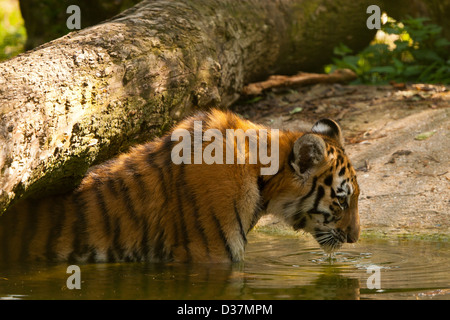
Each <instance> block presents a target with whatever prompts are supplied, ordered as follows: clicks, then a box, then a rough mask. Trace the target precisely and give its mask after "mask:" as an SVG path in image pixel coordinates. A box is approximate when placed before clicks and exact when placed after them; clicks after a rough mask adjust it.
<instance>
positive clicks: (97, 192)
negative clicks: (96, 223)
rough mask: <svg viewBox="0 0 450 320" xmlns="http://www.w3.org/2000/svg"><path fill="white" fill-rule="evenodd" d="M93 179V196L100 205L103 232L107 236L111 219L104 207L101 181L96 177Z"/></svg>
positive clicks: (109, 231)
mask: <svg viewBox="0 0 450 320" xmlns="http://www.w3.org/2000/svg"><path fill="white" fill-rule="evenodd" d="M94 180H95V185H94V192H95V196H96V199H97V204H98V206H99V207H100V213H101V215H102V218H103V227H104V232H105V234H106V236H107V237H108V236H109V235H110V234H111V221H110V219H109V212H108V209H107V207H106V203H105V197H104V196H103V192H102V190H101V188H102V182H101V180H100V179H98V178H97V179H94Z"/></svg>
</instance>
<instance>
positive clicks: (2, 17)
mask: <svg viewBox="0 0 450 320" xmlns="http://www.w3.org/2000/svg"><path fill="white" fill-rule="evenodd" d="M0 7H1V8H2V9H1V10H0V61H3V60H5V59H9V58H11V57H13V56H15V55H18V54H19V53H21V52H23V50H24V45H25V41H26V39H27V35H26V30H25V26H24V22H23V19H22V15H21V13H20V10H19V2H18V1H12V0H0Z"/></svg>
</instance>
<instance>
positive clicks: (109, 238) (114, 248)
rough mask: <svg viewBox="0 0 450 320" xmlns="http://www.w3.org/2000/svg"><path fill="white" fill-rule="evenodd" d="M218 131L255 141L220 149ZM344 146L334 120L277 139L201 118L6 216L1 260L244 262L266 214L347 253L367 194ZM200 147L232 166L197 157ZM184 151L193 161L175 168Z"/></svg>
mask: <svg viewBox="0 0 450 320" xmlns="http://www.w3.org/2000/svg"><path fill="white" fill-rule="evenodd" d="M199 123H200V124H201V133H202V134H203V138H202V140H198V139H197V140H195V138H193V139H192V140H191V141H189V142H188V143H186V141H184V139H183V141H184V145H185V146H186V145H187V146H189V148H187V149H183V150H180V148H179V146H180V144H181V142H182V141H181V139H178V138H180V137H181V136H180V135H175V133H179V132H183V133H184V134H190V135H192V136H195V134H196V132H195V129H196V128H197V127H196V126H198V124H199ZM210 129H211V130H214V131H213V132H215V133H216V134H217V135H219V134H221V135H222V136H223V137H226V134H227V132H228V131H227V130H230V129H232V130H236V131H239V132H244V133H245V132H250V131H251V132H255V133H256V134H255V135H253V136H250V135H249V136H247V137H244V139H243V140H241V142H239V137H237V138H236V139H234V138H233V139H232V140H231V142H230V140H228V139H225V138H224V139H223V140H220V144H218V141H219V140H218V138H219V136H215V137H211V136H209V137H207V138H205V137H206V136H207V133H208V132H212V131H209V130H210ZM262 132H264V133H265V134H264V135H262V134H261V133H262ZM174 137H175V138H174ZM252 139H253V140H254V141H253V142H252ZM342 141H343V139H342V133H341V129H340V127H339V126H338V124H337V123H336V122H334V121H332V120H328V119H324V120H320V121H318V122H317V123H316V124H315V125H314V126H313V127H312V129H311V131H310V132H291V131H285V132H284V131H280V132H277V134H276V135H275V134H273V133H272V131H271V129H269V128H266V127H264V126H260V125H256V124H254V123H252V122H250V121H247V120H244V119H241V118H240V117H238V116H237V115H235V114H233V113H231V112H222V111H218V110H211V111H210V112H207V113H200V114H197V115H194V116H192V117H190V118H187V119H186V120H184V121H182V122H181V123H180V124H179V125H178V126H176V127H175V128H174V129H173V130H172V131H171V132H169V133H168V134H167V135H165V136H163V137H162V138H158V139H156V140H154V141H152V142H149V143H146V144H143V145H139V146H136V147H134V148H133V149H132V150H130V151H129V152H128V153H125V154H122V155H120V156H118V157H117V158H114V159H112V160H109V161H107V162H106V163H104V164H101V165H98V166H95V167H93V168H91V169H90V170H89V171H88V173H87V174H86V176H85V178H84V179H83V180H82V182H81V184H80V186H79V187H78V188H77V189H76V190H75V191H74V192H72V193H71V194H68V195H65V196H58V197H54V198H48V199H42V200H40V201H37V202H35V203H34V202H30V201H28V202H24V203H23V204H21V205H18V206H16V207H15V208H13V209H12V210H10V211H9V212H6V213H5V214H4V216H2V217H1V218H0V241H1V244H0V259H1V260H3V261H8V262H10V261H34V260H45V261H47V260H51V261H70V262H113V261H155V262H167V261H176V262H235V261H241V260H242V259H243V258H244V250H245V246H246V243H247V235H248V233H249V232H250V230H251V229H252V228H253V227H254V225H255V224H256V223H257V221H258V219H259V218H260V217H261V216H262V215H264V214H267V213H272V214H275V215H279V216H281V217H282V218H283V219H284V220H285V221H286V222H287V223H289V224H290V225H291V226H292V227H293V228H294V229H295V230H300V229H303V230H305V231H307V232H309V233H311V234H312V235H313V236H314V237H315V239H316V240H317V241H318V243H319V244H320V245H321V247H322V248H323V249H324V250H325V251H334V250H337V249H338V248H340V247H341V245H342V244H343V243H345V242H355V241H357V240H358V237H359V232H360V231H359V230H360V227H359V215H358V195H359V187H358V184H357V181H356V175H355V170H354V169H353V167H352V165H351V164H350V161H349V159H348V158H347V156H346V155H345V152H344V148H343V146H342ZM213 142H214V143H215V145H216V149H214V150H212V148H211V145H212V143H213ZM196 143H197V144H196ZM239 143H241V144H242V143H243V145H239ZM253 143H255V144H253ZM218 145H220V146H221V147H220V148H217V146H218ZM255 145H256V146H258V147H259V149H257V151H260V150H261V149H260V148H262V147H264V148H266V150H269V151H270V152H268V153H270V156H271V157H273V158H274V159H275V158H276V169H277V170H275V171H274V172H272V173H270V174H262V173H263V172H264V170H266V171H267V170H268V169H270V168H271V167H272V165H273V164H271V163H268V162H267V157H266V159H265V160H264V159H263V158H261V157H260V154H258V155H255V152H257V151H255V150H253V148H252V146H255ZM275 146H277V148H274V147H275ZM174 150H178V151H179V152H174ZM211 150H212V151H211ZM230 150H232V151H234V156H233V158H232V160H233V161H232V162H233V163H231V164H230V159H231V158H229V157H227V155H228V154H227V152H229V151H230ZM239 150H244V152H242V153H240V154H239V152H238V151H239ZM196 151H200V153H201V154H202V155H205V154H208V155H209V156H210V158H213V159H215V160H220V159H221V158H222V159H223V161H216V162H215V163H211V161H210V160H206V159H201V161H198V158H196V157H197V154H196V153H195V152H196ZM174 154H175V155H177V156H178V158H181V159H184V160H185V161H182V162H181V163H180V161H174ZM239 155H240V156H241V159H240V160H241V161H239ZM275 156H276V157H275ZM189 158H190V159H191V161H188V160H189ZM263 160H264V161H263ZM206 162H208V163H206Z"/></svg>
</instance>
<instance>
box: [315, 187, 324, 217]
mask: <svg viewBox="0 0 450 320" xmlns="http://www.w3.org/2000/svg"><path fill="white" fill-rule="evenodd" d="M324 195H325V190H324V189H323V187H322V186H319V187H318V188H317V194H316V199H315V200H314V210H316V211H317V208H318V206H319V202H320V200H321V199H322V198H323V196H324Z"/></svg>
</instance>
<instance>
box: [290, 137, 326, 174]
mask: <svg viewBox="0 0 450 320" xmlns="http://www.w3.org/2000/svg"><path fill="white" fill-rule="evenodd" d="M325 150H326V146H325V142H324V141H323V139H322V138H321V137H319V136H316V135H313V134H304V135H303V136H301V137H300V138H298V139H297V140H296V141H295V143H294V147H293V148H292V153H291V159H290V164H291V166H292V168H293V169H294V171H295V172H296V173H297V174H298V175H300V176H303V175H304V174H305V173H308V171H311V170H312V169H313V168H314V167H316V166H317V165H318V164H320V163H321V162H322V161H323V160H324V158H325Z"/></svg>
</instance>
